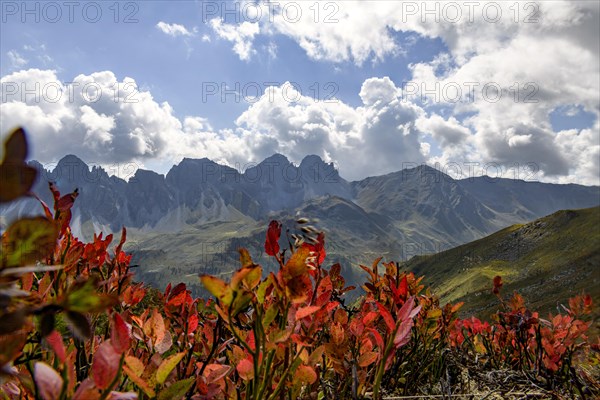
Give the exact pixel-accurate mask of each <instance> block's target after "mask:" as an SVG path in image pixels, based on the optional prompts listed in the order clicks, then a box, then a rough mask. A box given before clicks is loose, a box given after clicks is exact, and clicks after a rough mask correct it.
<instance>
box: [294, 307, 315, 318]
mask: <svg viewBox="0 0 600 400" xmlns="http://www.w3.org/2000/svg"><path fill="white" fill-rule="evenodd" d="M320 309H321V307H319V306H308V307H302V308H300V309H298V311H296V321H298V320H299V319H302V318H304V317H308V316H309V315H311V314H314V313H316V312H317V311H319V310H320Z"/></svg>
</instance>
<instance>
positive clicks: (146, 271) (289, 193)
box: [0, 154, 600, 287]
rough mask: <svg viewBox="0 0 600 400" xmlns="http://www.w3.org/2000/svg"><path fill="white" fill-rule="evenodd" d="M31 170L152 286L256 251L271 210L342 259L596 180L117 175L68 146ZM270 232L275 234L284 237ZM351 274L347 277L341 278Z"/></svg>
mask: <svg viewBox="0 0 600 400" xmlns="http://www.w3.org/2000/svg"><path fill="white" fill-rule="evenodd" d="M30 164H31V165H32V166H34V167H35V168H37V169H38V170H39V172H40V174H39V178H38V181H37V182H36V184H35V185H34V189H33V191H34V192H35V193H36V194H38V196H40V197H41V198H42V199H43V200H44V201H46V202H47V203H50V202H51V193H50V191H49V190H48V185H47V181H55V182H56V184H57V186H58V188H59V190H60V191H61V192H63V193H68V192H71V191H73V190H74V189H75V188H78V189H79V193H80V195H79V197H78V198H77V201H76V202H75V206H74V209H73V221H72V225H73V232H74V234H75V235H76V236H79V237H82V238H84V239H89V238H90V237H91V236H92V234H93V233H94V232H96V233H97V232H99V231H103V232H105V233H108V232H117V231H119V230H120V229H121V227H122V226H126V227H127V229H128V233H129V235H128V239H129V240H128V242H129V248H128V250H129V251H132V252H133V253H134V255H135V258H134V260H135V261H136V262H137V263H139V264H140V265H141V267H140V269H139V271H140V272H139V274H140V275H141V276H142V277H143V278H144V279H145V280H148V281H150V282H151V283H154V284H157V285H159V286H163V285H164V284H165V282H166V281H172V280H174V279H177V280H182V281H187V282H188V283H189V284H191V285H192V287H194V285H195V284H197V278H196V275H197V273H198V272H201V271H208V272H213V273H216V272H220V273H227V271H230V270H233V269H234V268H235V267H236V264H231V263H232V262H234V260H235V259H237V251H236V250H237V248H238V247H240V246H244V247H248V248H249V249H250V251H251V254H253V256H254V257H255V259H258V260H262V261H264V262H265V263H266V264H267V265H268V264H269V263H268V260H265V259H264V254H263V248H262V244H263V243H264V235H265V229H266V226H267V223H268V221H269V220H270V219H279V220H281V221H282V222H283V223H284V227H288V228H290V230H291V231H292V232H294V231H295V230H296V229H297V227H296V226H295V223H294V220H295V218H296V217H297V216H304V217H308V218H309V219H311V221H312V223H313V224H314V225H315V226H316V227H317V228H318V229H320V230H323V231H325V233H326V240H327V247H326V248H327V251H328V256H329V262H335V261H340V262H342V265H344V263H345V264H346V266H347V275H349V276H351V277H352V275H353V274H354V273H356V272H357V271H356V270H355V269H353V268H350V266H351V265H352V266H353V267H355V266H356V265H357V263H359V262H360V263H370V262H371V261H372V259H374V258H376V257H377V256H379V255H383V256H384V257H385V258H387V259H393V260H400V261H406V260H408V259H409V258H410V257H412V256H414V255H422V254H428V253H435V252H439V251H442V250H446V249H450V248H452V247H455V246H458V245H461V244H464V243H467V242H470V241H473V240H476V239H480V238H482V237H484V236H486V235H489V234H491V233H493V232H496V231H498V230H500V229H502V228H505V227H507V226H509V225H512V224H516V223H523V222H527V221H531V220H533V219H536V218H539V217H542V216H545V215H548V214H550V213H553V212H555V211H558V210H561V209H577V208H587V207H594V206H597V205H599V204H600V187H598V186H593V187H588V186H581V185H575V184H567V185H559V184H550V183H541V182H526V181H522V180H515V179H502V178H494V179H492V178H490V177H487V176H483V177H474V178H467V179H462V180H455V179H453V178H451V177H450V176H448V175H446V174H444V173H442V172H440V171H439V170H436V169H434V168H431V167H429V166H426V165H421V166H418V167H415V168H411V169H404V170H400V171H398V172H394V173H390V174H387V175H382V176H376V177H369V178H365V179H363V180H360V181H353V182H348V181H346V180H345V179H343V178H342V177H341V176H340V174H339V172H338V171H337V170H336V169H335V167H334V165H333V164H332V163H326V162H324V161H323V160H322V159H321V158H320V157H318V156H314V155H311V156H307V157H306V158H304V159H303V160H302V162H301V163H300V164H299V165H295V164H293V163H291V162H290V161H289V160H288V159H287V158H286V157H285V156H283V155H280V154H275V155H273V156H271V157H269V158H267V159H265V160H263V161H262V162H260V163H258V164H256V165H253V166H252V167H250V168H247V169H246V170H245V171H243V172H239V171H238V170H236V169H234V168H231V167H228V166H225V165H220V164H218V163H215V162H213V161H211V160H209V159H207V158H202V159H191V158H185V159H183V160H182V161H181V162H180V163H179V164H177V165H174V166H173V167H172V168H171V169H170V170H169V172H168V173H167V174H166V175H162V174H158V173H156V172H153V171H149V170H144V169H137V171H136V172H135V173H134V174H133V175H132V176H131V177H130V179H129V180H128V181H125V180H123V179H120V178H118V177H116V176H110V175H109V174H108V173H107V172H106V170H104V169H103V168H101V167H98V166H93V167H92V168H90V167H89V166H88V165H87V164H86V163H85V162H84V161H82V160H81V159H79V158H78V157H76V156H74V155H68V156H66V157H64V158H62V159H61V160H60V161H59V162H58V163H57V164H56V166H55V167H54V168H53V169H52V170H46V169H45V168H44V166H43V165H42V164H40V163H38V162H36V161H31V162H30ZM32 213H41V207H40V206H39V204H36V203H35V201H32V200H24V201H20V202H17V203H11V204H10V205H9V206H5V207H3V208H2V209H0V216H1V220H0V226H1V227H2V228H3V227H5V226H6V223H7V222H8V221H10V220H12V219H14V218H16V217H17V216H19V215H24V214H32ZM283 236H284V237H282V245H284V244H285V243H284V242H286V241H287V240H286V238H285V235H283ZM351 279H352V278H351Z"/></svg>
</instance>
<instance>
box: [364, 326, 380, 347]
mask: <svg viewBox="0 0 600 400" xmlns="http://www.w3.org/2000/svg"><path fill="white" fill-rule="evenodd" d="M367 331H368V332H369V333H370V334H371V335H372V336H373V339H374V340H375V344H377V346H378V347H379V348H380V349H383V346H384V344H383V338H382V337H381V334H380V333H379V332H377V329H375V328H367Z"/></svg>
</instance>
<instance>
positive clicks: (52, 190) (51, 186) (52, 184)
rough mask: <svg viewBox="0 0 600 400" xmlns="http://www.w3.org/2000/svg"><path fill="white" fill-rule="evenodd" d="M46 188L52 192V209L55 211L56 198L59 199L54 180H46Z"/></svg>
mask: <svg viewBox="0 0 600 400" xmlns="http://www.w3.org/2000/svg"><path fill="white" fill-rule="evenodd" d="M48 188H49V189H50V191H51V192H52V197H53V198H54V211H57V210H58V208H57V205H58V200H59V199H60V192H59V191H58V188H57V187H56V184H55V183H54V182H48Z"/></svg>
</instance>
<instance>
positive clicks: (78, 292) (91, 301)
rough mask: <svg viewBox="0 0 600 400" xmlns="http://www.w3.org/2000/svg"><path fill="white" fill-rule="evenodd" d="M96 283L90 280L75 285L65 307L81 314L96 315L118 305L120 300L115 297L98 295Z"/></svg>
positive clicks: (93, 279) (65, 302) (64, 302)
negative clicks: (89, 313)
mask: <svg viewBox="0 0 600 400" xmlns="http://www.w3.org/2000/svg"><path fill="white" fill-rule="evenodd" d="M96 282H97V279H95V278H90V279H88V280H86V281H85V282H83V284H77V285H75V286H74V287H73V288H72V289H71V291H70V292H69V294H67V298H66V299H65V300H64V301H63V304H62V305H63V307H64V308H66V309H68V310H69V311H75V312H79V313H87V312H91V313H95V312H100V311H104V310H105V309H107V308H109V307H111V306H113V305H115V304H117V301H118V299H117V298H115V297H114V296H110V295H107V294H102V293H98V290H97V283H96Z"/></svg>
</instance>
